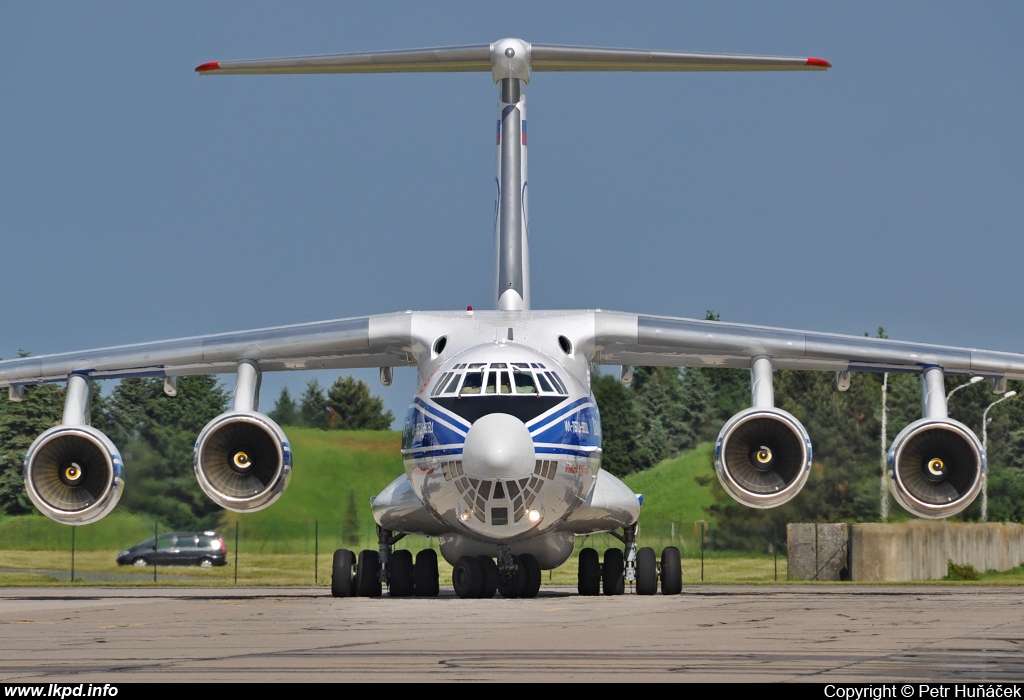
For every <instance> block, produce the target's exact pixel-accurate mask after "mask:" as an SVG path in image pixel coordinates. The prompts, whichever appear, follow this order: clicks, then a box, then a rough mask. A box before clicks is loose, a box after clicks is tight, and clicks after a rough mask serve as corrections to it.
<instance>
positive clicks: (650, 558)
mask: <svg viewBox="0 0 1024 700" xmlns="http://www.w3.org/2000/svg"><path fill="white" fill-rule="evenodd" d="M636 592H637V595H654V594H655V593H657V592H658V560H657V558H656V557H655V554H654V550H653V549H651V548H650V547H642V548H640V549H639V550H638V551H637V553H636Z"/></svg>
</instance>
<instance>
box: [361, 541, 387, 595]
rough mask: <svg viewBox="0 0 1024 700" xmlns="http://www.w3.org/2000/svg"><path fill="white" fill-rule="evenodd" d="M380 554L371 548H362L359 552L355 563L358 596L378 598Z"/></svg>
mask: <svg viewBox="0 0 1024 700" xmlns="http://www.w3.org/2000/svg"><path fill="white" fill-rule="evenodd" d="M379 572H380V555H378V554H377V552H375V551H373V550H372V549H364V550H363V551H361V552H360V553H359V563H358V564H356V595H357V596H359V597H360V598H380V594H381V585H380V576H378V575H377V574H378V573H379Z"/></svg>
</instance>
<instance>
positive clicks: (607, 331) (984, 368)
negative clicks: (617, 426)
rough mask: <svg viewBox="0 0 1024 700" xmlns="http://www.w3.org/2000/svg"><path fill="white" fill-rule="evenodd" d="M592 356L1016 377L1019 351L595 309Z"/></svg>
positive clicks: (621, 361) (634, 361) (631, 361)
mask: <svg viewBox="0 0 1024 700" xmlns="http://www.w3.org/2000/svg"><path fill="white" fill-rule="evenodd" d="M594 321H595V334H594V350H593V353H594V362H596V363H598V364H606V365H663V366H675V367H736V368H749V367H750V366H751V361H752V360H753V359H754V358H756V357H762V356H767V357H770V358H771V360H772V367H774V368H776V369H807V370H835V371H841V372H846V371H853V372H921V371H923V370H924V369H926V368H928V367H936V366H937V367H941V368H942V369H943V370H944V372H945V373H946V374H968V375H980V376H986V377H993V378H1000V377H1005V378H1007V379H1024V355H1022V354H1018V353H1010V352H996V351H991V350H977V349H974V348H958V347H950V346H945V345H929V344H924V343H910V342H904V341H899V340H889V339H885V338H868V337H862V336H849V335H840V334H836V333H815V332H810V331H800V330H791V329H787V328H771V327H766V326H751V325H746V324H740V323H723V322H721V321H701V320H696V319H686V318H673V317H666V316H645V315H639V314H625V313H618V312H609V311H597V312H595V319H594Z"/></svg>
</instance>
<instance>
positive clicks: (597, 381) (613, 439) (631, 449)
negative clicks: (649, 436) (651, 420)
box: [591, 374, 655, 476]
mask: <svg viewBox="0 0 1024 700" xmlns="http://www.w3.org/2000/svg"><path fill="white" fill-rule="evenodd" d="M592 376H593V377H594V379H593V381H592V382H591V390H592V391H593V393H594V399H595V400H596V401H597V405H598V408H599V409H600V411H601V450H602V453H601V467H602V468H603V469H605V470H607V471H609V472H611V473H612V474H614V475H615V476H626V475H627V474H632V473H633V472H637V471H640V470H641V469H647V468H648V467H651V466H654V464H655V460H654V459H653V458H652V455H651V454H650V452H649V444H648V443H645V441H644V440H643V435H644V431H643V416H642V409H641V407H640V403H639V401H637V398H636V395H635V394H634V393H633V392H632V391H630V390H629V389H627V388H626V387H624V386H622V383H621V382H619V380H618V379H616V378H615V377H612V376H609V375H607V374H604V375H598V374H592Z"/></svg>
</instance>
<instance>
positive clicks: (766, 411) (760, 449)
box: [715, 408, 811, 508]
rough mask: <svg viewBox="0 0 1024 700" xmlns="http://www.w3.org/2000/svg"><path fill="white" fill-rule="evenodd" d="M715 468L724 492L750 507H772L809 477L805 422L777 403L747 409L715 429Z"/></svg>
mask: <svg viewBox="0 0 1024 700" xmlns="http://www.w3.org/2000/svg"><path fill="white" fill-rule="evenodd" d="M715 469H716V471H717V472H718V479H719V481H721V482H722V486H723V487H724V488H725V490H726V492H728V494H729V495H730V496H732V497H733V498H735V499H736V500H737V501H739V502H740V503H742V504H743V505H745V506H749V507H751V508H774V507H775V506H778V505H782V504H783V503H785V502H786V501H788V500H790V499H791V498H793V497H794V496H796V495H797V493H799V492H800V489H802V488H803V486H804V484H805V483H806V482H807V477H808V475H809V474H810V469H811V439H810V437H808V435H807V431H806V430H805V429H804V426H803V425H801V424H800V421H798V420H797V419H796V418H794V417H793V416H792V415H790V414H789V413H787V412H785V411H783V410H781V409H778V408H748V409H746V410H744V411H740V412H739V413H737V414H736V415H735V416H733V417H732V418H730V419H729V420H728V422H726V424H725V426H724V427H723V428H722V432H721V433H719V434H718V442H717V444H716V445H715Z"/></svg>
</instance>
